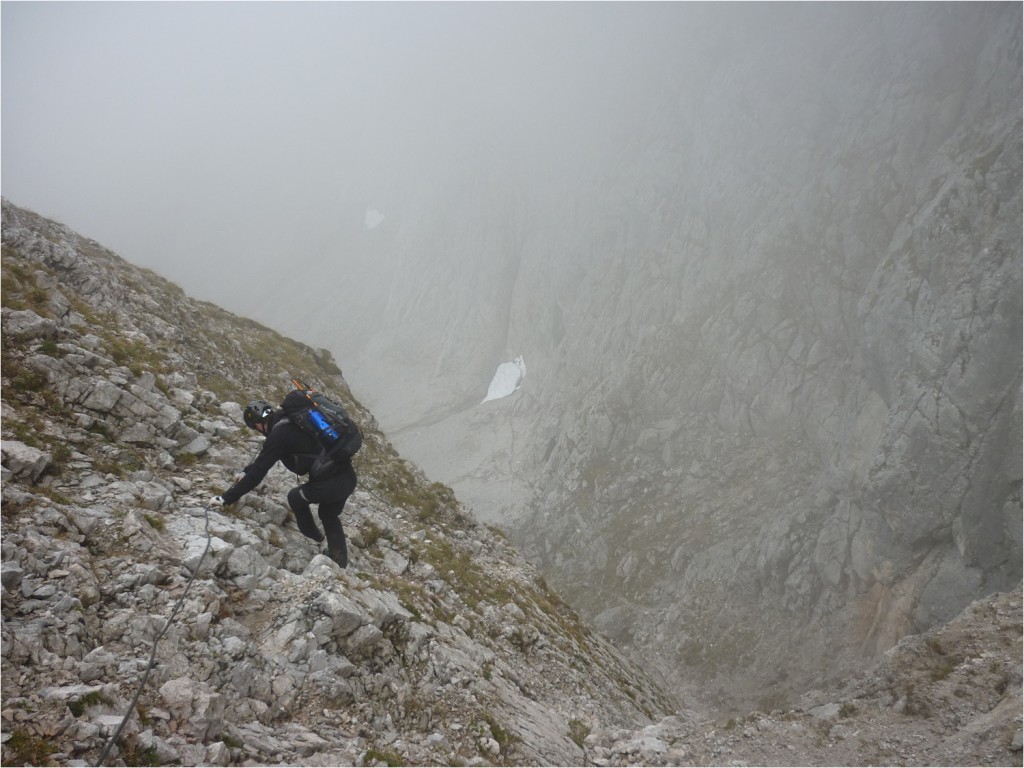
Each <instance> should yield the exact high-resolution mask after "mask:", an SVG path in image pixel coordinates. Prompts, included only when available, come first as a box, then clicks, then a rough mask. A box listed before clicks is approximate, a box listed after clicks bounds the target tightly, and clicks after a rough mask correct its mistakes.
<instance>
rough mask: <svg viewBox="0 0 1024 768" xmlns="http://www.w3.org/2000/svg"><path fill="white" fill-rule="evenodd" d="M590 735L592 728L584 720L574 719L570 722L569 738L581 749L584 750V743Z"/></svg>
mask: <svg viewBox="0 0 1024 768" xmlns="http://www.w3.org/2000/svg"><path fill="white" fill-rule="evenodd" d="M589 735H590V728H589V727H588V726H587V725H586V723H584V722H583V721H582V720H576V719H573V720H570V721H569V738H570V739H572V740H573V742H575V744H576V746H578V747H579V748H580V749H582V748H583V742H584V741H585V740H586V738H587V736H589Z"/></svg>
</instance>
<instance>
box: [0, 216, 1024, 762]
mask: <svg viewBox="0 0 1024 768" xmlns="http://www.w3.org/2000/svg"><path fill="white" fill-rule="evenodd" d="M2 268H3V283H2V285H3V326H2V328H3V346H2V351H3V369H2V376H3V390H2V395H3V398H2V399H3V403H2V407H3V422H2V430H3V442H2V453H3V470H2V473H3V508H2V509H3V515H2V525H3V540H2V567H0V584H2V593H0V594H2V612H3V626H2V674H3V693H2V707H0V723H2V736H0V741H2V744H3V763H4V764H5V765H92V764H95V763H96V761H97V760H98V759H99V758H100V757H101V756H102V755H103V753H102V750H104V748H105V747H106V745H107V744H108V743H109V742H110V738H111V736H112V734H113V733H114V732H115V731H116V729H117V728H118V727H119V726H120V725H121V723H122V722H123V721H124V715H125V713H129V712H130V713H131V717H130V718H129V719H128V720H127V721H126V725H125V727H124V730H123V731H122V733H121V735H120V738H119V739H118V741H117V743H116V746H115V747H113V748H112V749H111V750H110V752H109V753H107V754H106V755H105V756H104V757H105V762H106V764H124V765H166V764H183V765H200V764H202V765H325V766H327V765H399V764H416V765H423V764H429V765H485V764H486V765H502V764H516V765H595V766H605V765H743V764H758V765H773V764H787V765H793V764H806V765H818V764H820V765H837V764H883V763H884V764H893V765H898V764H932V765H939V764H974V765H1009V764H1015V765H1019V764H1021V703H1022V698H1021V592H1020V588H1019V587H1018V588H1017V589H1016V590H1015V591H1013V592H1011V593H1007V594H999V595H995V596H992V597H991V598H989V599H987V600H984V601H980V602H978V603H977V604H975V605H973V606H971V608H969V609H968V610H967V611H965V612H964V613H963V615H961V616H960V617H959V618H957V619H956V620H955V621H954V622H952V623H951V624H949V625H948V626H946V627H943V628H941V629H938V630H936V631H933V632H931V633H929V634H928V635H925V636H918V637H910V638H906V639H904V640H903V641H902V642H901V643H899V644H898V645H897V646H896V648H894V649H893V650H891V651H890V652H888V653H887V654H886V655H885V657H884V660H883V662H882V664H881V665H880V666H878V667H877V668H876V669H874V670H873V671H872V672H871V673H870V674H868V675H866V676H863V677H859V678H856V679H852V680H850V681H848V682H847V683H846V684H845V686H843V687H836V688H823V690H821V691H820V692H819V691H816V692H812V693H809V694H807V695H806V696H805V697H804V699H803V700H802V701H801V702H800V704H799V706H797V707H794V708H786V709H769V708H766V709H764V711H760V712H752V713H749V714H744V715H743V716H741V717H735V718H729V719H721V718H717V719H716V718H715V716H714V714H713V707H712V706H711V704H712V702H710V701H709V700H708V699H707V698H706V697H697V698H692V699H689V700H687V701H685V702H683V704H685V706H683V707H682V708H680V707H679V702H675V701H673V700H671V699H670V698H669V697H667V696H666V695H664V694H663V693H662V692H660V691H659V689H658V688H657V686H656V685H655V684H653V683H652V682H651V681H650V680H649V679H648V678H647V677H646V675H645V674H644V673H642V672H640V671H638V669H637V668H636V667H634V666H633V665H631V664H630V663H629V662H627V661H625V660H624V659H623V658H622V656H621V655H620V654H619V653H618V652H617V651H616V650H615V649H614V648H613V647H612V646H611V645H610V644H609V643H608V642H607V641H605V640H603V639H602V638H601V637H600V636H597V635H595V634H594V633H593V632H592V631H591V630H590V629H589V628H588V627H587V626H586V625H585V624H584V623H583V622H582V621H581V620H580V619H579V618H578V616H577V615H576V614H575V613H574V612H573V611H572V610H571V609H569V608H568V606H567V605H566V604H565V603H564V602H562V601H561V600H560V599H559V598H558V596H557V595H556V594H554V593H553V592H551V590H549V589H548V588H547V587H546V586H545V584H544V582H543V580H542V579H540V578H539V577H538V575H537V572H536V571H535V570H534V568H533V567H532V566H530V565H529V564H528V563H526V562H525V561H524V560H523V559H522V558H521V557H520V556H519V555H518V554H517V552H516V551H515V550H514V549H513V548H512V547H511V546H510V544H509V543H508V542H507V540H506V539H505V538H504V537H503V536H502V535H501V534H500V533H499V532H497V531H495V530H493V529H491V528H488V527H485V526H481V525H480V524H478V523H477V522H475V520H474V519H473V518H472V517H471V516H470V515H468V514H466V512H465V510H464V509H463V508H462V506H461V505H460V504H459V502H458V501H457V500H456V499H455V498H454V497H453V495H452V493H451V491H450V490H449V489H447V488H446V487H444V486H441V485H439V484H437V483H429V482H428V481H427V479H426V478H425V477H424V476H423V474H422V473H421V472H420V471H419V470H418V469H417V468H416V467H415V466H413V465H411V464H409V463H407V462H405V461H403V460H402V459H401V458H400V457H399V456H398V455H397V454H396V453H395V452H394V450H393V448H392V447H391V445H390V444H389V443H388V441H387V439H386V437H385V435H384V434H382V433H381V432H380V431H379V430H378V428H377V426H376V422H375V421H374V419H373V417H372V415H371V414H370V413H369V412H367V411H366V410H365V409H364V408H363V407H362V406H361V405H360V404H359V403H358V402H356V401H355V399H354V398H353V397H352V394H351V392H350V391H349V389H348V387H347V385H346V383H345V380H344V378H343V377H342V375H341V372H340V371H339V370H338V369H337V367H336V366H335V365H334V363H333V362H332V361H331V358H330V356H329V355H326V354H324V353H323V352H322V351H317V350H313V349H310V348H308V347H305V346H303V345H301V344H298V343H296V342H293V341H291V340H289V339H286V338H284V337H282V336H280V335H278V334H276V333H274V332H272V331H270V330H268V329H266V328H264V327H262V326H260V325H258V324H256V323H253V322H251V321H248V320H244V319H242V318H238V317H235V316H233V315H230V314H228V313H226V312H224V311H222V310H220V309H218V308H216V307H214V306H212V305H209V304H204V303H200V302H196V301H193V300H191V299H189V298H188V297H187V296H185V295H183V294H182V293H181V292H180V291H179V290H178V289H177V288H176V287H175V286H173V285H172V284H170V283H168V282H166V281H165V280H163V279H161V278H159V277H158V276H156V275H154V274H152V273H148V272H146V271H144V270H139V269H136V268H134V267H132V266H130V265H129V264H127V263H125V262H123V261H121V260H120V259H119V258H117V257H116V256H115V255H113V254H111V253H110V252H108V251H106V250H105V249H104V248H102V247H101V246H99V245H98V244H97V243H95V242H93V241H90V240H87V239H85V238H82V237H80V236H78V235H77V234H75V233H74V232H71V231H69V230H67V229H66V228H64V227H63V226H61V225H59V224H55V223H53V222H50V221H47V220H45V219H42V218H40V217H37V216H35V215H34V214H31V213H29V212H26V211H23V210H20V209H18V208H16V207H14V206H12V205H10V204H8V203H7V202H6V201H5V202H4V204H3V261H2ZM291 375H297V376H300V377H306V378H308V379H309V380H313V381H316V382H318V383H322V385H323V388H324V389H326V390H328V391H331V392H333V393H335V394H337V395H339V396H341V397H342V399H343V400H344V401H345V402H346V403H347V404H348V405H349V406H350V407H351V409H352V411H353V412H354V413H357V414H358V415H359V417H360V421H361V422H362V424H363V427H364V432H365V434H366V436H367V442H366V446H365V448H364V449H363V451H362V452H361V453H360V454H359V456H358V457H357V465H358V470H359V473H360V478H361V485H360V489H359V490H358V491H357V493H356V495H355V496H354V497H353V498H352V500H351V501H350V503H349V507H348V509H347V510H346V514H345V517H344V521H345V525H346V529H347V532H348V535H349V538H350V553H351V561H352V562H351V566H350V568H349V569H348V570H346V571H342V570H340V569H338V568H337V567H336V566H335V565H334V564H333V563H332V562H331V561H330V560H329V559H328V558H326V557H325V556H324V555H322V554H321V553H319V552H318V547H317V545H314V544H312V543H311V542H310V541H309V540H308V539H305V538H304V537H302V536H301V535H300V534H299V533H298V532H297V530H296V529H295V527H294V523H293V521H292V520H291V518H290V514H289V512H288V510H287V509H285V508H284V507H283V506H282V505H281V500H282V498H283V496H284V493H285V491H286V490H287V489H288V488H289V487H290V485H291V483H292V482H293V479H292V478H291V477H289V476H288V474H287V473H286V472H284V471H283V470H280V469H277V470H275V471H274V472H273V473H272V474H271V475H270V476H268V478H267V480H266V481H265V483H264V485H263V486H262V487H261V490H259V491H257V492H255V493H253V494H251V495H250V496H248V497H246V499H245V500H244V502H243V503H242V504H240V505H239V508H237V509H228V510H226V511H224V512H218V511H210V510H208V509H207V508H206V507H205V501H206V500H207V499H208V498H209V496H210V495H211V494H212V493H213V492H216V491H218V490H221V489H222V488H223V486H224V484H225V483H226V482H228V479H229V478H230V477H231V475H232V474H233V473H234V471H236V470H237V469H238V468H239V467H240V466H242V465H244V464H245V463H246V462H247V460H248V459H249V457H251V455H252V454H253V452H254V451H255V450H256V449H257V448H258V444H259V438H258V437H256V436H255V435H254V434H253V433H250V432H248V431H247V430H245V429H244V428H243V427H242V426H241V417H240V414H241V406H240V405H239V402H243V401H245V400H247V399H248V397H249V396H250V395H251V394H252V393H253V392H258V393H261V394H264V395H268V394H270V393H272V392H275V391H282V392H283V391H284V390H286V389H287V387H288V386H289V385H288V380H289V377H290V376H291ZM193 574H194V576H195V578H194V580H193V578H192V577H193ZM151 655H152V657H153V658H154V659H155V667H154V669H153V672H152V674H151V675H150V676H149V678H148V681H147V683H146V686H145V687H144V688H142V689H141V692H140V693H139V698H138V700H137V702H133V700H132V699H133V696H134V695H135V694H136V692H138V691H139V683H140V681H141V680H142V679H143V677H144V675H145V670H146V668H147V665H148V662H149V660H150V658H151ZM133 703H134V704H135V706H134V708H132V707H131V706H130V705H131V704H133Z"/></svg>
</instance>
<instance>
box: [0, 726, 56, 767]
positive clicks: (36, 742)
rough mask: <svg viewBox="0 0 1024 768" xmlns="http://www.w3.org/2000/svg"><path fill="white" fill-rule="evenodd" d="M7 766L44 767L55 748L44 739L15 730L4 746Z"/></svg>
mask: <svg viewBox="0 0 1024 768" xmlns="http://www.w3.org/2000/svg"><path fill="white" fill-rule="evenodd" d="M4 747H5V749H4V752H5V753H6V754H5V757H6V758H7V760H5V761H4V762H5V764H7V765H46V764H47V763H48V762H49V757H50V755H52V754H53V753H54V752H56V751H57V748H56V747H54V746H53V744H52V743H51V742H49V741H47V740H46V739H42V738H40V737H38V736H33V735H32V734H29V733H26V732H25V731H22V730H16V731H14V733H12V734H11V738H10V739H8V740H7V743H6V744H5V745H4Z"/></svg>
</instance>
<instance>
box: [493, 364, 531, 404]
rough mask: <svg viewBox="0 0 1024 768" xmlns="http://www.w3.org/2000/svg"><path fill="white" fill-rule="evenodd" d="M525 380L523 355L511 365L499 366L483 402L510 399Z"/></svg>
mask: <svg viewBox="0 0 1024 768" xmlns="http://www.w3.org/2000/svg"><path fill="white" fill-rule="evenodd" d="M525 378H526V363H525V362H524V361H523V356H522V355H520V356H519V357H517V358H516V359H515V360H513V361H512V362H511V363H502V364H501V365H499V366H498V370H496V371H495V372H494V378H492V379H491V385H490V386H489V387H488V388H487V397H485V398H484V399H483V401H482V402H484V403H486V402H487V401H488V400H498V399H500V398H502V397H508V396H509V395H511V394H512V393H513V392H515V391H516V390H517V389H519V385H520V384H522V381H523V379H525Z"/></svg>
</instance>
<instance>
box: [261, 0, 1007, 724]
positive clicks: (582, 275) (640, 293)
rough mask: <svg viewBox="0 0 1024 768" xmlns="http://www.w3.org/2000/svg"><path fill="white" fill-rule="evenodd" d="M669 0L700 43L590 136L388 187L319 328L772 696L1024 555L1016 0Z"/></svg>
mask: <svg viewBox="0 0 1024 768" xmlns="http://www.w3.org/2000/svg"><path fill="white" fill-rule="evenodd" d="M654 5H655V7H654V8H648V9H645V11H644V12H647V13H651V14H658V13H660V14H663V15H664V19H663V21H664V27H665V28H666V29H668V28H672V29H681V30H682V29H690V28H693V27H697V26H699V27H700V28H701V29H702V30H704V32H705V33H706V41H711V42H705V43H704V45H706V46H708V48H706V49H705V48H699V49H697V53H696V54H695V53H694V49H693V48H692V47H691V46H689V45H680V46H678V55H677V58H675V59H672V60H671V62H669V63H668V65H667V66H668V67H669V68H670V70H669V71H677V72H679V73H681V74H680V76H679V77H677V78H671V79H670V80H671V82H669V83H667V84H666V83H661V84H662V85H664V88H663V89H662V90H660V91H656V89H653V88H652V89H651V90H652V93H655V92H656V93H657V96H656V97H652V98H651V99H649V100H648V101H647V102H645V103H644V104H643V105H642V106H643V108H644V111H643V112H642V113H640V114H635V115H631V116H630V117H629V120H630V122H629V123H628V126H627V127H628V130H623V131H622V132H621V133H620V134H618V135H617V136H615V139H616V140H615V141H611V140H610V141H609V145H608V148H607V151H606V153H605V154H603V155H599V156H595V155H593V154H591V155H589V156H588V157H586V158H583V157H582V156H576V155H573V154H572V153H573V149H572V148H570V147H566V148H563V149H564V150H565V151H564V153H563V155H564V157H563V156H559V157H557V158H554V159H552V158H549V157H544V158H541V159H539V160H538V159H537V158H534V157H523V158H518V160H519V161H521V162H506V163H504V164H499V163H495V164H490V165H488V166H487V168H486V170H480V171H479V172H478V173H477V174H476V175H472V174H469V173H466V172H463V175H462V176H456V175H454V173H455V172H454V171H453V175H452V176H451V177H444V176H442V177H440V178H436V179H432V180H431V182H432V184H431V187H430V196H429V197H428V196H426V195H424V196H423V198H422V199H419V198H417V197H416V190H409V189H405V190H403V192H402V195H396V196H395V197H394V198H393V199H391V200H387V199H384V200H382V201H381V205H382V207H384V208H386V209H387V210H388V212H389V218H388V220H387V221H386V222H385V223H384V224H383V225H382V226H381V227H380V228H378V229H375V230H373V231H372V232H362V233H359V235H358V236H353V237H352V238H350V239H348V240H346V241H344V242H343V243H340V244H339V246H338V247H339V250H341V252H342V253H343V255H344V256H345V260H344V262H343V263H344V264H345V269H346V270H348V271H346V272H344V273H342V272H339V274H338V275H337V280H334V281H331V280H329V281H327V283H328V284H329V285H332V286H333V285H337V284H344V283H345V281H346V280H347V279H356V280H359V281H361V282H365V283H366V284H367V285H369V286H371V287H370V289H369V291H368V293H367V294H366V295H364V296H361V297H360V300H359V301H360V302H362V303H361V304H360V305H359V311H358V312H355V313H346V310H345V308H344V307H341V306H339V307H338V310H337V311H338V317H337V319H333V318H332V319H331V321H330V323H329V326H330V328H332V329H333V328H334V327H344V328H346V329H347V330H349V331H351V333H347V334H346V335H345V337H344V339H342V340H339V342H338V346H337V347H333V346H332V349H334V350H335V352H336V353H338V354H339V355H343V356H344V357H345V359H347V360H351V361H352V362H353V364H354V365H355V366H356V367H355V370H356V373H355V374H354V375H355V376H357V377H358V379H357V380H358V381H359V382H360V386H361V387H362V388H363V389H364V390H365V391H366V393H367V397H368V398H369V399H368V402H371V403H372V405H373V407H374V411H375V412H376V413H377V414H378V415H379V417H380V418H381V419H382V422H383V423H384V425H385V426H386V427H387V429H388V431H389V434H390V435H391V437H392V439H393V440H394V441H395V442H396V444H397V445H399V446H400V447H401V449H402V451H403V453H405V454H407V455H409V456H412V457H415V458H416V459H417V461H419V462H421V464H422V466H423V467H424V468H425V470H426V471H428V472H429V473H430V474H431V475H432V476H435V477H438V478H440V479H442V480H443V481H445V482H447V483H450V484H451V485H452V486H453V487H455V488H456V490H457V491H458V493H459V495H460V498H463V499H464V500H465V501H466V502H467V503H468V504H469V505H470V506H471V507H472V508H473V509H474V511H475V512H476V514H477V515H478V516H480V517H481V518H482V519H484V520H486V521H487V522H493V523H497V524H499V525H501V526H503V528H504V529H505V530H507V531H508V532H509V534H510V536H511V537H512V539H513V540H514V541H515V542H516V543H517V544H518V545H519V546H520V547H521V548H522V549H523V551H524V552H526V553H527V554H528V555H529V556H530V557H531V559H532V560H534V561H535V562H536V563H538V564H539V565H540V566H541V567H542V568H543V570H544V572H545V574H546V575H547V577H548V578H549V579H550V581H551V583H552V584H553V585H556V586H557V588H558V589H559V590H560V591H561V592H562V593H563V594H565V595H566V597H567V599H569V601H570V602H571V603H572V604H573V605H574V606H575V607H577V608H578V609H579V610H581V612H582V613H583V614H584V615H585V616H587V617H590V618H592V619H593V620H594V621H595V622H596V624H597V626H598V627H599V628H600V629H601V631H602V632H604V633H606V634H607V635H609V636H610V637H613V638H614V639H615V641H616V643H617V644H618V645H619V646H620V647H621V648H623V649H627V650H629V651H630V653H631V654H632V655H633V657H634V658H635V659H638V660H645V661H646V662H649V663H650V666H651V668H652V671H658V672H661V673H663V674H665V675H666V676H667V677H668V680H669V681H670V683H671V684H672V685H673V686H674V687H675V688H676V689H677V690H699V691H700V692H701V693H702V695H708V694H709V692H710V693H711V695H713V696H714V697H715V699H716V700H717V701H718V702H719V704H720V705H721V706H722V707H723V708H729V707H740V708H741V709H742V708H743V707H746V706H752V705H755V704H756V705H760V706H766V707H769V708H771V706H773V705H774V704H777V703H778V701H779V698H780V696H784V695H786V694H789V695H791V696H795V695H798V694H799V693H800V692H801V691H803V690H806V689H807V688H808V687H810V686H813V685H815V684H816V680H815V678H816V676H817V675H818V674H819V671H820V670H823V669H824V670H827V672H828V674H830V675H832V676H834V677H841V676H843V675H847V674H850V673H852V672H853V671H855V670H857V669H860V668H861V667H862V666H863V665H864V664H866V663H870V662H871V661H872V660H875V659H877V658H879V657H880V654H882V653H884V652H885V651H886V650H887V649H888V648H890V647H892V646H893V645H894V644H895V643H896V642H897V641H898V640H899V639H900V638H901V637H903V636H905V635H906V634H908V633H915V632H921V631H924V630H926V629H928V628H929V627H933V626H936V625H938V624H940V623H941V622H944V621H947V620H949V619H950V618H952V617H953V616H955V615H956V614H957V613H958V612H959V611H960V610H962V609H963V608H964V607H965V606H966V605H967V604H968V603H970V602H971V601H972V600H974V599H976V598H978V597H981V596H984V595H986V594H989V593H991V592H993V591H996V590H1006V589H1010V588H1012V587H1013V586H1014V585H1015V584H1016V583H1017V582H1018V581H1019V580H1020V578H1021V560H1022V556H1021V532H1022V531H1021V465H1022V459H1021V345H1022V336H1021V262H1022V259H1021V239H1020V233H1021V227H1022V220H1021V210H1022V198H1021V166H1022V152H1021V134H1022V126H1021V92H1022V87H1021V27H1022V24H1021V9H1020V6H1019V5H1014V4H955V5H953V4H947V5H931V4H910V5H900V4H868V5H856V4H854V5H849V4H839V5H835V4H804V5H797V6H783V5H768V6H762V7H757V8H752V7H751V6H730V5H729V4H726V5H725V6H723V7H721V8H718V9H715V10H708V9H705V16H704V17H702V18H701V19H700V20H699V24H698V23H697V22H696V21H694V19H693V18H691V17H689V16H686V13H687V9H686V7H685V4H684V5H683V6H682V7H678V8H675V7H658V6H659V5H662V4H654ZM668 5H669V6H671V4H668ZM638 12H639V11H638ZM673 25H675V26H673ZM712 48H713V50H711V49H712ZM711 54H714V55H711ZM673 67H674V68H675V69H674V70H673V69H672V68H673ZM683 74H685V75H686V76H685V77H684V76H683ZM691 75H694V76H691ZM659 82H661V81H659ZM631 103H633V104H639V102H631ZM624 119H625V118H624ZM584 160H587V161H589V162H584ZM325 261H326V259H325ZM338 261H339V262H340V261H341V260H340V259H339V260H338ZM382 264H383V265H385V268H384V269H381V270H380V271H374V270H375V269H377V268H379V267H380V265H382ZM329 268H330V267H327V269H329ZM364 275H365V276H366V278H365V281H364V279H363V278H364ZM370 275H374V278H373V279H370V277H369V276H370ZM253 311H254V312H255V311H258V310H257V308H256V306H255V304H254V306H253ZM289 311H290V310H289ZM318 311H320V310H319V309H318ZM272 321H273V322H274V323H275V324H277V323H280V324H281V325H280V327H282V328H286V329H288V330H289V332H295V333H298V332H300V330H302V332H304V333H308V334H310V335H309V338H315V339H316V340H317V343H323V344H328V345H330V344H331V343H332V342H330V341H328V336H327V333H328V332H327V331H326V330H324V331H321V330H319V327H318V326H317V319H316V318H315V317H312V316H301V315H296V316H294V317H275V318H273V320H272ZM317 333H319V334H320V335H316V334H317ZM303 338H306V336H304V337H303ZM516 355H523V356H524V357H525V359H526V363H527V366H528V371H529V373H528V376H527V378H526V380H525V382H524V385H523V388H522V389H521V390H520V392H518V393H517V394H516V395H515V396H513V397H510V398H507V399H505V400H500V401H496V402H491V403H486V404H484V405H480V404H479V403H480V400H481V399H482V398H483V395H484V393H485V392H486V386H487V381H488V380H489V376H490V375H491V373H492V372H493V371H494V368H495V366H496V365H497V364H498V363H500V362H502V361H504V360H511V359H512V358H513V357H514V356H516ZM438 446H443V449H442V450H439V449H438ZM808 662H810V663H808ZM810 670H813V672H812V671H810ZM695 681H697V682H698V685H697V686H696V687H693V686H694V682H695Z"/></svg>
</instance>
